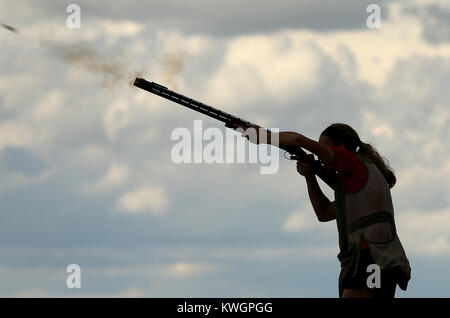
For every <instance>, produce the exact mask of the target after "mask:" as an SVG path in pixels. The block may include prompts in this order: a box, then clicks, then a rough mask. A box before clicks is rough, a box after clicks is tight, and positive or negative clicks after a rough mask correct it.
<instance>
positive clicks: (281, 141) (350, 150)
mask: <svg viewBox="0 0 450 318" xmlns="http://www.w3.org/2000/svg"><path fill="white" fill-rule="evenodd" d="M134 85H135V86H136V87H139V88H142V89H144V90H146V91H148V92H151V93H153V94H156V95H159V96H161V97H163V98H166V99H168V100H171V101H173V102H175V103H178V104H180V105H182V106H185V107H187V108H190V109H193V110H195V111H197V112H200V113H202V114H205V115H207V116H209V117H212V118H215V119H217V120H220V121H222V122H224V123H225V126H226V127H228V128H233V129H238V128H239V130H240V132H241V133H242V135H243V136H244V137H245V138H247V139H248V140H249V141H250V142H253V143H256V144H259V143H261V141H264V142H265V143H267V144H272V142H271V141H272V139H273V140H274V143H273V145H274V146H277V147H279V148H281V149H283V150H286V151H287V152H288V153H289V154H290V155H291V158H294V159H295V160H297V170H298V172H299V173H300V174H302V175H303V176H305V179H306V183H307V185H308V193H309V198H310V200H311V204H312V206H313V208H314V211H315V212H316V215H317V218H318V219H319V221H321V222H327V221H331V220H334V219H336V221H337V227H338V232H339V247H340V253H339V255H338V258H339V260H340V262H341V273H340V276H339V296H340V297H346V298H347V297H389V298H393V297H394V295H395V289H396V286H397V285H399V287H400V288H401V289H403V290H406V288H407V285H408V281H409V279H410V276H411V268H410V266H409V262H408V259H407V258H406V255H405V252H404V250H403V247H402V245H401V243H400V240H399V238H398V236H397V231H396V228H395V222H394V208H393V205H392V199H391V193H390V188H392V187H393V186H394V184H395V181H396V179H395V175H394V173H393V172H392V169H391V168H390V167H389V165H388V164H387V163H386V162H385V161H384V160H383V158H382V157H381V156H380V155H379V154H378V152H377V151H376V149H374V148H373V147H372V146H371V145H370V144H366V143H363V142H362V141H361V139H360V138H359V136H358V134H357V133H356V131H355V130H354V129H353V128H351V127H350V126H348V125H345V124H333V125H331V126H329V127H328V128H326V129H325V130H324V131H323V132H322V134H321V135H320V138H319V141H318V142H317V141H314V140H312V139H309V138H307V137H305V136H303V135H301V134H298V133H295V132H287V131H285V132H280V133H277V134H278V136H275V135H273V134H275V133H274V132H271V131H270V130H266V129H263V128H261V127H259V126H258V125H255V124H252V123H251V122H249V121H246V120H243V119H242V118H239V117H236V116H233V115H231V114H228V113H226V112H223V111H221V110H220V109H217V108H215V107H211V106H208V105H206V104H203V103H201V102H199V101H196V100H193V99H192V98H189V97H186V96H183V95H181V94H178V93H176V92H174V91H171V90H169V89H168V88H167V87H164V86H161V85H159V84H157V83H154V82H152V83H150V82H147V81H146V80H144V79H142V78H136V80H135V82H134ZM262 133H264V134H265V136H264V137H265V138H264V137H263V136H260V134H262ZM260 137H262V138H260ZM272 137H278V138H272ZM276 141H278V143H276ZM302 148H305V149H307V150H309V151H310V152H312V154H310V155H308V154H307V153H306V152H305V151H304V150H303V149H302ZM314 154H315V155H317V156H318V157H319V160H320V161H319V160H315V159H314ZM321 162H322V163H321ZM316 176H318V177H320V179H322V180H323V181H324V182H325V183H326V184H327V185H329V186H330V187H331V188H333V189H334V191H335V201H333V202H330V200H329V199H328V198H327V197H326V196H325V195H324V194H323V192H322V190H321V189H320V187H319V184H318V182H317V179H316ZM374 264H376V265H377V266H375V268H374V266H369V265H374ZM368 270H369V272H368ZM378 270H380V271H378ZM371 271H374V272H373V273H372V272H371ZM378 274H379V275H378ZM377 276H379V277H377ZM370 280H373V281H370ZM380 283H381V284H380Z"/></svg>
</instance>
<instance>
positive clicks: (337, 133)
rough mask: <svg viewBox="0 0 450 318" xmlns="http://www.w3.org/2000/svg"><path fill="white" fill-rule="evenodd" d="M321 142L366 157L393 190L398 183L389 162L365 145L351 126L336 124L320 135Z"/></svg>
mask: <svg viewBox="0 0 450 318" xmlns="http://www.w3.org/2000/svg"><path fill="white" fill-rule="evenodd" d="M319 142H320V143H323V144H325V145H327V146H344V147H345V148H346V149H347V150H349V151H352V152H358V153H360V154H363V155H365V156H366V157H368V158H369V159H370V160H372V161H373V163H375V164H376V165H377V167H378V168H379V169H380V170H381V172H382V173H383V175H384V177H385V178H386V181H387V183H388V184H389V187H390V188H392V187H393V186H394V185H395V182H396V181H397V179H396V177H395V174H394V171H393V170H392V168H391V167H389V163H388V162H387V160H386V159H385V158H383V157H381V156H380V154H379V153H378V151H377V150H376V149H375V147H373V146H372V145H371V144H369V143H364V142H362V141H361V139H360V138H359V135H358V133H357V132H356V131H355V130H354V129H353V128H352V127H351V126H349V125H347V124H342V123H335V124H332V125H330V126H328V127H327V128H325V130H324V131H323V132H322V133H321V134H320V138H319Z"/></svg>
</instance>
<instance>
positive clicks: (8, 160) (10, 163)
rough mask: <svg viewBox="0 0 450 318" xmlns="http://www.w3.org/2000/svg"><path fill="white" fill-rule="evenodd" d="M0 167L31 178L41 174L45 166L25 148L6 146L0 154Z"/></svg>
mask: <svg viewBox="0 0 450 318" xmlns="http://www.w3.org/2000/svg"><path fill="white" fill-rule="evenodd" d="M0 166H2V167H3V168H5V169H7V170H9V171H15V172H19V173H22V174H23V175H25V176H28V177H33V176H36V175H38V174H39V173H41V172H42V171H43V170H44V169H45V167H46V164H45V163H44V162H43V161H42V160H41V159H40V158H39V157H38V156H36V155H35V154H34V153H33V152H32V151H31V150H29V149H27V148H21V147H12V146H7V147H5V148H4V149H3V150H2V152H1V153H0Z"/></svg>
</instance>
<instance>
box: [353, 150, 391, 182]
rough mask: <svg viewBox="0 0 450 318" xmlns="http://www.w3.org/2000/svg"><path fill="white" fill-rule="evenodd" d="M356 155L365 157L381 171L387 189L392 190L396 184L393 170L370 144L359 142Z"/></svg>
mask: <svg viewBox="0 0 450 318" xmlns="http://www.w3.org/2000/svg"><path fill="white" fill-rule="evenodd" d="M357 152H358V153H360V154H362V155H364V156H366V157H367V158H369V159H370V160H372V162H373V163H374V164H375V165H376V166H377V167H378V169H380V170H381V172H382V173H383V175H384V177H385V179H386V182H387V184H388V185H389V188H392V187H393V186H394V185H395V183H396V182H397V178H396V177H395V174H394V171H393V169H392V168H391V167H390V166H389V161H388V160H387V159H386V158H384V157H382V156H381V155H380V154H379V153H378V151H377V150H376V149H375V147H373V146H372V145H371V144H366V143H364V142H361V145H360V146H359V149H358V151H357Z"/></svg>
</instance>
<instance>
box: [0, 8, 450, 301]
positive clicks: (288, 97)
mask: <svg viewBox="0 0 450 318" xmlns="http://www.w3.org/2000/svg"><path fill="white" fill-rule="evenodd" d="M71 3H76V4H78V5H79V6H80V8H81V27H80V28H73V29H71V28H68V27H67V23H66V22H67V18H68V17H69V14H70V13H67V12H66V9H67V6H68V5H69V4H71ZM244 3H245V4H244ZM244 3H243V2H242V1H238V0H227V1H222V0H220V1H205V0H189V1H176V0H170V1H169V0H165V1H155V0H151V1H137V0H128V1H114V2H112V1H76V2H69V1H59V0H58V1H57V0H42V1H16V0H14V1H12V0H3V1H1V2H0V23H6V24H9V25H12V26H14V27H16V28H17V29H18V31H19V32H18V33H13V32H10V31H8V30H6V29H0V70H1V71H0V175H1V178H0V218H1V220H0V255H1V257H0V296H3V297H16V296H25V297H38V296H40V297H50V296H64V297H66V296H68V297H73V296H105V297H113V296H123V297H127V296H130V297H337V279H338V274H339V262H338V260H337V258H336V255H337V253H338V242H337V231H336V225H335V223H334V222H329V223H319V222H317V219H316V218H315V216H314V212H313V210H312V208H311V206H310V203H309V199H308V196H307V192H306V187H305V182H304V180H303V177H302V176H300V175H298V173H297V172H296V169H295V168H296V167H295V162H291V161H288V160H285V159H280V167H279V171H278V172H277V173H276V174H266V175H263V174H260V164H230V163H229V164H207V163H198V164H175V163H174V162H173V161H172V160H171V149H172V147H173V146H174V144H175V143H176V142H175V141H173V140H171V138H170V136H171V132H172V131H173V130H174V129H175V128H178V127H186V128H188V129H190V130H193V125H194V120H195V119H204V120H203V126H204V127H205V128H206V127H220V128H221V129H222V131H223V132H224V131H225V128H223V127H222V126H221V125H220V123H218V122H215V121H214V120H212V119H211V120H210V119H206V118H205V117H203V116H201V115H200V114H196V113H193V112H190V111H188V110H186V109H182V108H181V107H180V106H177V105H176V104H172V103H170V102H168V101H165V100H163V99H161V98H159V97H157V96H154V95H151V94H148V93H146V92H143V91H140V90H138V89H136V88H132V87H130V86H129V84H128V81H129V80H131V79H132V78H133V74H135V73H136V72H145V73H144V74H145V75H144V77H145V78H147V79H149V80H154V81H156V82H159V83H161V84H164V85H167V86H168V87H169V88H172V89H176V90H178V91H180V92H182V93H183V94H185V95H188V96H190V97H193V98H196V99H199V100H202V101H204V102H205V103H208V104H211V105H214V106H218V107H221V108H223V109H224V110H226V111H228V112H231V113H235V114H236V115H239V116H241V117H243V118H246V119H249V120H252V121H253V122H256V123H259V124H262V125H265V126H266V127H277V128H280V129H281V130H294V131H298V132H300V133H303V134H305V135H307V136H309V137H311V138H317V137H318V136H319V134H320V132H321V131H322V130H323V129H324V128H325V127H326V126H327V125H329V124H330V123H333V122H346V123H349V124H351V125H352V126H353V127H354V128H355V129H356V130H357V131H358V132H359V133H360V136H361V138H362V139H363V140H364V141H366V142H371V143H372V144H374V145H375V146H376V147H377V148H378V150H379V151H380V152H381V153H382V154H383V156H385V157H386V158H388V159H389V162H390V164H391V165H392V167H393V168H394V170H395V172H396V175H397V179H398V183H397V185H396V186H395V187H394V189H393V191H392V195H393V199H394V206H395V209H396V211H395V213H396V221H397V228H398V234H399V237H400V239H401V240H402V242H403V245H404V247H405V250H406V252H407V254H408V257H409V259H410V262H411V267H412V279H411V281H410V285H409V288H408V291H407V292H403V291H401V290H399V289H397V296H398V297H449V296H450V276H449V275H448V273H447V271H448V268H449V267H450V200H449V189H450V181H449V180H450V160H449V159H450V146H449V142H448V136H450V107H449V100H450V90H449V89H448V88H449V86H448V82H449V79H450V25H449V21H450V6H449V2H448V1H445V0H441V1H440V0H414V1H411V0H409V1H378V2H375V1H360V0H352V1H348V0H347V1H336V0H325V1H315V0H308V1H293V0H292V1H290V0H278V1H261V0H258V1H257V0H247V1H245V2H244ZM370 3H376V4H378V5H379V6H380V8H381V25H380V28H378V29H377V28H376V29H370V28H368V27H367V23H366V19H367V17H368V15H369V13H367V12H366V8H367V6H368V4H370ZM104 71H106V72H109V74H108V73H107V74H106V75H105V74H103V73H104ZM280 158H282V154H280ZM324 190H325V191H326V193H327V194H328V195H329V197H330V198H331V199H333V194H332V192H331V191H329V190H328V189H326V187H325V186H324ZM69 264H78V265H79V266H80V267H81V271H82V277H81V288H80V289H68V288H67V287H66V278H67V275H68V274H67V273H66V267H67V265H69Z"/></svg>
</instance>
